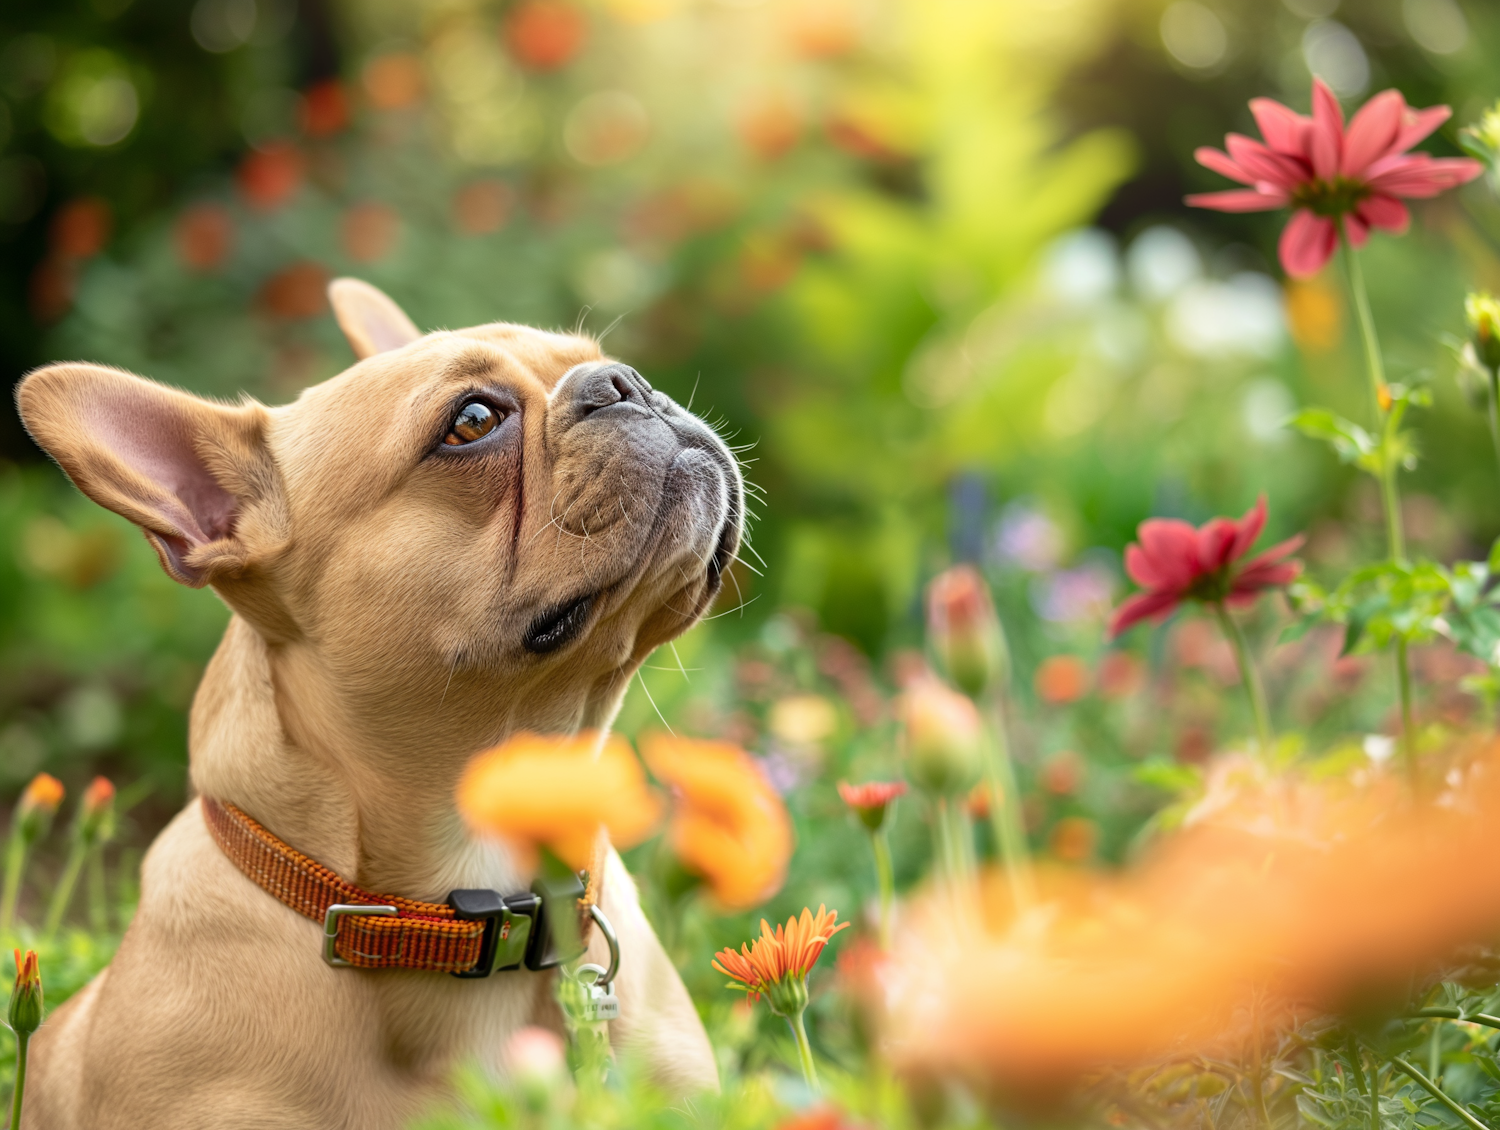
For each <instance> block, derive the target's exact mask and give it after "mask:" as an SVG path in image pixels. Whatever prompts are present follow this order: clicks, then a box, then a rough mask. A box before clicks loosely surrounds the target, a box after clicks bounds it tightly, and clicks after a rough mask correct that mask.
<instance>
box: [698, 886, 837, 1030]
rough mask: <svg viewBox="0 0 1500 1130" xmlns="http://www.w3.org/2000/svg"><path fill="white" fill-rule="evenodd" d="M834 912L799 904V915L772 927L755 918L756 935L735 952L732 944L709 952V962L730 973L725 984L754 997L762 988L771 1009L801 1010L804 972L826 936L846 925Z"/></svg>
mask: <svg viewBox="0 0 1500 1130" xmlns="http://www.w3.org/2000/svg"><path fill="white" fill-rule="evenodd" d="M838 916H839V912H838V911H836V910H827V909H825V908H824V907H823V906H821V905H820V906H819V907H818V913H817V914H813V912H812V911H810V910H808V909H807V908H806V907H803V908H802V915H801V917H793V918H788V919H787V922H786V925H785V926H780V925H778V926H777V927H776V930H775V932H774V933H773V932H772V930H771V924H770V923H769V922H767V921H766V920H765V919H764V918H762V919H761V920H760V937H758V938H756V939H755V941H753V942H751V943H750V944H749V945H748V946H747V945H741V946H740V952H739V953H735V952H734V950H732V949H725V950H720V951H719V952H718V953H716V954H714V962H713V966H714V968H715V969H717V970H718V971H719V972H720V973H722V974H724V975H725V976H726V977H731V978H733V981H732V982H731V983H730V985H729V987H730V988H731V989H739V990H741V991H742V992H745V993H747V994H749V997H750V999H751V1000H752V1001H753V1000H755V999H756V998H757V997H759V996H761V995H762V994H764V995H765V997H766V1003H767V1004H769V1005H770V1006H771V1011H772V1012H775V1013H777V1014H778V1015H780V1016H789V1015H791V1013H792V1012H793V1011H794V1010H795V1011H798V1012H800V1011H801V1009H802V1008H803V1007H805V1006H806V1005H807V975H808V973H809V972H811V971H812V967H813V966H814V965H815V964H816V963H817V960H818V957H819V956H820V955H821V954H822V952H823V947H824V946H826V945H827V944H828V940H829V939H830V938H832V937H833V936H834V935H835V934H837V933H838V932H839V931H840V930H842V929H844V928H845V927H846V926H848V925H849V923H847V922H840V923H839V924H838V925H837V926H835V925H834V922H835V921H836V920H837V919H838Z"/></svg>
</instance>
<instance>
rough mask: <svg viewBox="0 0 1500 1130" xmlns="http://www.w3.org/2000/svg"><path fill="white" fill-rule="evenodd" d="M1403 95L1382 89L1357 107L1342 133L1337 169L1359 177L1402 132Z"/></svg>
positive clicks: (1345, 174)
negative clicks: (1340, 154)
mask: <svg viewBox="0 0 1500 1130" xmlns="http://www.w3.org/2000/svg"><path fill="white" fill-rule="evenodd" d="M1405 114H1406V99H1405V98H1402V97H1401V92H1400V91H1399V90H1382V91H1381V92H1380V93H1379V94H1377V95H1375V97H1374V98H1372V99H1370V100H1369V101H1368V102H1366V103H1365V104H1364V105H1363V106H1362V107H1360V110H1359V113H1357V114H1355V115H1354V118H1353V120H1352V121H1350V123H1349V130H1348V132H1347V133H1346V134H1345V135H1344V154H1343V157H1342V158H1341V159H1340V161H1339V172H1340V173H1342V174H1343V175H1344V176H1346V177H1358V176H1359V175H1360V174H1361V173H1362V172H1364V170H1365V168H1366V167H1367V166H1368V165H1369V164H1370V163H1371V162H1372V161H1374V160H1376V159H1377V158H1379V157H1383V156H1385V154H1386V151H1387V150H1388V149H1390V147H1391V145H1392V144H1393V143H1394V142H1395V140H1396V137H1397V136H1398V135H1399V134H1400V132H1401V122H1402V119H1403V118H1404V116H1405Z"/></svg>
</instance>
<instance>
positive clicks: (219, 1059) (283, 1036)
mask: <svg viewBox="0 0 1500 1130" xmlns="http://www.w3.org/2000/svg"><path fill="white" fill-rule="evenodd" d="M331 297H332V301H333V305H334V310H335V313H336V315H337V317H338V320H339V324H340V325H341V326H342V327H343V329H344V332H345V334H346V335H347V336H348V338H349V340H350V343H351V344H352V345H353V346H354V350H355V352H356V354H357V355H358V356H359V357H360V360H359V362H358V363H357V364H355V365H354V366H353V367H352V368H350V369H349V370H347V371H346V372H344V373H342V374H341V375H339V376H337V377H335V378H333V379H332V380H329V381H327V382H326V383H324V384H321V385H318V386H316V387H314V388H310V389H308V390H307V391H306V392H304V393H303V394H302V395H301V396H300V397H299V398H298V399H297V400H296V401H295V402H294V403H292V404H289V405H285V406H282V407H276V408H268V407H264V406H262V405H260V404H256V403H253V402H243V403H238V404H224V403H219V402H214V401H209V400H204V399H200V398H198V397H195V396H191V395H188V394H186V393H183V392H180V391H178V390H175V389H171V388H167V387H165V386H163V385H159V384H155V383H153V382H151V381H149V380H144V379H142V378H140V377H136V376H132V375H130V374H127V373H123V372H120V371H118V370H114V369H107V368H102V367H100V366H96V365H85V364H62V365H52V366H48V367H47V368H44V369H40V370H38V371H37V372H34V373H32V374H31V375H30V376H29V377H28V378H27V379H26V380H25V381H24V382H23V383H22V384H21V386H20V391H19V394H18V399H19V403H20V409H21V414H22V417H23V419H24V421H25V423H26V426H27V427H28V428H29V429H30V431H31V434H32V435H33V436H34V437H35V438H36V440H37V442H38V443H39V444H41V446H42V447H43V448H45V449H46V451H47V452H48V453H49V454H50V455H51V456H52V457H53V458H54V459H56V460H57V462H58V463H59V464H60V465H61V466H62V468H63V470H64V471H66V472H67V474H68V475H69V476H70V477H71V478H72V480H73V481H74V482H75V483H76V484H77V485H78V487H79V488H80V489H81V490H82V491H83V492H84V493H85V494H87V495H88V496H89V497H90V498H92V499H94V500H95V501H96V502H98V503H99V504H100V505H101V506H105V507H108V508H109V509H111V510H113V511H115V512H116V513H119V514H121V515H124V516H125V517H126V518H128V519H130V520H131V521H132V522H134V523H136V524H137V525H139V526H140V527H141V529H142V530H143V531H144V532H145V535H146V537H147V539H148V540H149V541H150V542H151V544H152V546H153V547H154V548H155V550H156V552H157V554H158V555H159V556H160V558H161V563H162V566H163V567H164V568H165V569H166V570H167V572H168V573H169V574H171V575H172V576H173V577H174V578H176V579H177V580H178V581H181V582H182V583H184V584H188V585H194V586H200V585H211V586H213V588H214V590H215V591H216V592H217V593H218V594H219V596H220V597H221V598H222V599H223V600H224V602H225V603H226V604H228V605H229V607H230V609H231V610H232V611H233V613H234V615H233V618H232V619H231V621H230V624H229V627H228V630H227V631H226V632H225V636H224V640H223V642H222V643H221V645H220V646H219V649H218V652H217V653H216V654H215V656H214V658H213V661H212V662H211V663H210V664H209V667H208V670H207V672H206V673H205V675H204V678H203V683H202V685H201V686H200V688H199V690H198V694H197V698H196V699H195V701H194V703H193V710H192V716H191V721H190V740H189V744H190V748H191V773H192V784H193V788H194V792H195V794H196V797H197V799H195V800H194V801H193V802H191V803H190V804H189V805H188V806H187V808H185V809H184V810H183V811H182V813H180V814H179V815H178V817H177V818H176V819H175V820H174V821H173V822H172V824H171V825H170V826H169V827H168V828H167V829H166V830H165V831H164V832H163V833H162V834H161V836H160V837H159V838H158V839H157V841H156V843H155V844H154V845H153V846H152V848H151V851H150V853H149V854H148V855H147V857H146V861H145V864H144V869H143V875H142V897H141V904H140V909H139V912H138V913H137V915H136V918H135V921H134V922H133V923H132V925H131V927H130V930H129V932H128V934H127V935H126V937H125V940H124V943H123V944H122V945H121V947H120V951H119V954H118V955H117V957H116V959H115V961H114V963H113V964H112V965H111V966H110V967H109V968H108V969H107V970H106V971H105V972H104V973H102V974H101V975H100V976H99V977H98V978H97V979H96V980H95V981H94V982H93V983H92V984H91V985H89V987H88V988H86V989H85V990H83V991H82V992H80V993H79V994H78V995H77V996H75V997H74V998H73V999H72V1000H71V1001H69V1002H68V1004H67V1005H66V1006H64V1007H63V1008H62V1009H60V1010H59V1011H58V1012H57V1014H56V1015H54V1016H53V1017H51V1018H50V1019H49V1021H48V1023H47V1024H46V1025H45V1026H44V1027H43V1029H42V1030H41V1032H40V1033H39V1035H38V1037H37V1040H36V1042H35V1043H34V1045H33V1060H32V1062H33V1067H32V1072H33V1074H32V1083H31V1086H30V1087H29V1088H28V1091H27V1097H28V1100H31V1101H30V1102H29V1105H28V1107H27V1111H26V1125H27V1126H28V1127H42V1128H47V1130H52V1128H59V1130H68V1128H79V1130H83V1128H89V1130H103V1128H106V1127H141V1126H152V1127H158V1128H164V1127H178V1126H180V1127H193V1128H202V1127H231V1126H233V1127H257V1128H264V1127H280V1126H286V1127H293V1126H295V1127H307V1126H324V1127H345V1126H347V1127H354V1126H359V1127H362V1128H369V1127H391V1128H393V1130H394V1128H395V1127H399V1126H401V1125H402V1124H403V1123H404V1122H405V1121H406V1120H407V1119H408V1118H409V1117H410V1116H411V1115H412V1114H413V1113H415V1112H416V1111H418V1110H420V1109H422V1108H424V1107H425V1106H426V1105H428V1104H430V1103H431V1102H432V1101H433V1100H434V1099H438V1098H440V1097H441V1095H442V1093H443V1087H444V1086H445V1084H446V1081H447V1080H448V1078H449V1076H450V1073H451V1071H452V1069H453V1068H454V1067H455V1066H456V1065H457V1064H460V1063H463V1062H466V1061H477V1062H480V1063H490V1064H493V1063H495V1062H496V1061H497V1057H498V1053H499V1049H500V1047H501V1045H502V1044H503V1042H504V1040H505V1038H506V1037H507V1036H508V1035H509V1033H511V1032H512V1031H514V1030H515V1029H516V1028H518V1027H519V1026H521V1025H525V1024H545V1025H556V1024H557V1023H558V1017H557V1016H556V1014H555V1006H554V1005H553V1003H552V1001H553V998H552V994H551V988H550V978H551V977H552V976H554V975H555V974H553V973H551V972H548V971H535V972H534V971H528V970H527V969H526V968H524V967H522V968H520V969H516V970H509V971H505V972H503V973H496V974H495V975H493V976H487V977H467V978H466V977H453V976H448V975H447V974H445V973H441V972H431V971H426V970H423V969H419V968H389V969H362V968H340V967H336V966H335V965H332V964H330V963H329V962H327V961H325V960H324V956H323V927H322V926H321V925H320V924H319V923H317V922H314V921H312V920H310V918H309V917H307V916H306V915H305V914H299V913H298V912H297V911H296V910H294V909H292V908H291V907H290V906H288V905H286V904H285V903H284V902H283V901H279V899H278V897H273V895H272V894H270V893H268V890H267V889H264V885H263V884H262V883H258V882H257V881H254V880H252V878H250V877H248V876H247V874H246V872H245V870H243V869H242V867H243V861H237V860H236V859H232V858H231V856H230V854H228V852H227V849H225V848H224V847H223V844H224V842H225V841H224V839H223V833H222V829H220V828H219V826H218V824H217V823H216V824H215V828H214V829H210V827H209V824H208V822H207V821H206V816H205V814H206V813H207V814H208V815H210V816H212V815H213V814H214V813H216V812H220V811H229V810H231V809H232V810H233V811H235V812H238V813H241V814H243V815H244V817H246V818H247V819H248V820H249V821H252V822H254V823H255V824H258V825H259V826H260V827H261V828H262V829H264V830H265V832H266V833H268V834H269V836H271V837H274V838H275V839H276V840H279V841H281V842H282V843H284V844H286V845H290V846H291V847H294V848H295V849H296V851H297V852H300V853H302V854H303V855H305V856H307V857H310V858H311V859H313V860H316V861H317V862H318V863H320V864H322V865H323V866H324V867H327V868H330V869H332V870H333V871H335V872H337V874H338V876H339V877H340V878H341V879H342V880H344V881H347V882H348V883H352V884H355V885H357V886H358V887H360V888H363V890H364V891H368V892H382V893H384V894H386V895H389V896H392V897H400V898H403V899H413V900H420V901H425V902H433V903H441V902H443V901H444V900H445V899H446V898H447V896H448V893H449V892H450V891H454V890H463V889H470V888H474V889H483V888H487V889H490V890H495V891H515V890H524V889H525V887H526V883H527V879H528V877H527V876H525V875H522V874H520V873H519V872H518V871H517V869H516V867H515V865H514V864H513V862H512V860H511V859H510V858H509V857H508V856H507V854H506V853H505V851H504V849H503V848H501V847H499V846H496V845H495V844H492V843H487V842H480V841H476V840H474V839H473V838H471V837H470V836H469V835H468V834H467V833H466V831H465V830H464V827H463V825H462V823H461V822H460V820H459V818H458V816H457V814H456V813H455V810H454V803H453V793H454V786H455V783H456V781H457V779H458V776H459V774H460V773H461V772H462V770H463V767H464V765H465V763H466V761H467V759H468V758H469V757H470V756H471V755H472V754H473V753H474V752H475V751H477V750H480V749H483V748H485V747H487V746H491V745H493V744H495V743H496V742H498V741H500V740H503V739H504V738H505V737H506V736H507V735H509V734H512V733H517V732H520V731H523V730H531V731H542V732H573V731H577V730H579V729H581V728H595V729H600V730H602V729H604V728H606V727H607V726H608V725H609V723H610V721H611V719H612V717H613V715H614V712H615V711H616V709H617V708H618V706H619V702H620V699H621V696H622V695H623V693H624V690H625V687H626V685H627V683H628V681H629V679H630V677H631V676H632V675H633V674H634V672H635V670H636V668H637V667H638V665H639V664H640V663H641V661H642V660H643V659H644V658H645V657H646V656H647V655H648V654H649V653H650V652H651V650H652V649H653V648H655V647H657V646H658V645H660V644H662V643H664V642H666V641H667V640H670V639H672V638H673V637H674V636H676V635H678V634H679V633H681V632H682V631H684V630H685V629H686V628H688V627H690V626H691V625H692V624H693V623H694V622H696V621H697V619H698V618H699V617H700V616H702V615H703V613H704V611H705V610H706V609H707V607H708V605H709V604H710V603H711V602H712V601H713V599H714V597H715V595H716V594H717V592H718V590H719V587H720V583H721V578H722V575H723V572H724V570H725V568H726V567H727V566H728V564H729V562H730V560H731V559H732V558H733V556H734V554H735V551H736V549H737V548H738V544H739V537H740V527H741V521H742V515H743V511H744V508H743V496H742V487H741V481H740V476H739V471H738V468H737V466H736V464H735V460H734V458H733V456H732V455H731V453H730V452H729V451H728V449H727V448H726V447H725V446H724V444H723V443H722V442H721V441H720V440H719V438H718V437H717V436H716V435H715V434H714V433H713V431H712V430H711V429H710V428H708V427H707V426H706V425H705V424H704V423H703V422H702V421H700V420H699V419H698V418H697V417H695V416H693V415H691V414H690V413H688V412H686V411H684V410H683V409H682V408H681V407H679V406H678V405H677V404H676V403H674V402H673V401H672V400H671V399H670V398H668V397H667V396H664V395H663V394H662V393H660V392H658V391H656V390H654V389H653V388H652V387H651V385H650V384H649V383H647V381H646V380H645V379H644V378H643V377H642V376H641V375H640V374H639V373H637V372H636V371H635V370H634V369H632V368H630V367H629V366H628V365H626V364H624V363H621V362H618V361H615V360H612V359H609V358H607V357H604V356H603V355H602V354H601V353H600V351H599V347H598V345H597V344H596V343H595V342H593V341H591V340H589V339H587V338H584V337H580V336H575V335H568V334H556V333H546V332H542V331H539V330H534V329H528V328H526V327H522V326H515V325H508V324H493V325H487V326H480V327H477V328H474V329H468V330H459V331H455V332H443V333H432V334H427V335H425V336H424V335H422V334H421V333H419V332H418V330H417V329H416V327H415V326H413V325H412V323H411V321H410V320H409V319H408V318H407V317H406V316H405V315H404V314H403V313H402V312H401V311H400V310H399V309H398V308H397V307H396V306H395V304H394V303H392V302H391V300H390V299H389V298H387V297H386V296H385V295H383V294H381V293H380V292H379V291H377V290H375V289H374V288H372V287H369V286H367V285H365V284H363V283H359V282H355V281H352V280H341V281H339V282H336V283H335V284H334V285H333V287H332V288H331ZM247 826H249V825H247ZM604 871H605V874H604V876H603V878H604V882H603V885H602V896H601V908H602V909H603V910H604V911H605V913H606V914H607V915H608V918H609V920H610V921H612V922H613V924H614V927H615V930H616V932H617V934H618V936H619V942H620V949H621V956H622V961H621V967H620V974H619V978H618V980H617V981H616V985H615V992H616V993H617V995H618V997H619V1001H620V1010H621V1011H620V1018H619V1019H618V1020H615V1021H613V1022H612V1023H611V1025H610V1029H611V1031H610V1036H611V1040H612V1042H613V1043H614V1045H615V1047H616V1048H617V1049H619V1050H620V1051H621V1053H622V1054H632V1055H636V1056H639V1057H641V1058H643V1059H644V1060H645V1061H646V1062H648V1063H649V1064H650V1065H651V1068H652V1070H653V1071H654V1072H655V1073H656V1075H657V1076H658V1077H659V1078H660V1079H661V1081H662V1082H664V1083H665V1084H667V1085H669V1086H673V1087H679V1088H684V1089H687V1088H694V1087H711V1086H713V1085H715V1071H714V1064H713V1057H712V1054H711V1051H710V1049H709V1046H708V1041H707V1039H706V1037H705V1036H704V1033H703V1030H702V1028H701V1026H700V1025H699V1023H698V1020H697V1017H696V1015H695V1013H694V1011H693V1008H692V1005H691V1003H690V1002H689V1000H688V997H687V993H686V992H685V990H684V989H683V986H682V984H681V982H680V981H679V979H678V978H677V975H676V972H675V971H674V970H673V969H672V966H671V964H670V962H669V961H668V960H667V958H666V955H665V953H664V952H663V951H662V948H661V946H660V944H659V943H658V942H657V940H656V938H655V937H654V935H653V934H652V932H651V929H650V927H649V925H648V924H647V923H646V920H645V917H644V915H643V914H642V913H641V910H640V907H639V905H638V903H637V900H636V894H635V888H634V886H633V885H632V883H631V880H630V877H629V876H628V875H627V874H626V873H625V871H624V869H623V867H622V866H621V865H620V862H619V858H618V857H617V856H614V855H611V856H610V857H609V861H608V864H607V866H606V867H605V869H604ZM591 946H593V947H602V939H600V938H598V937H596V938H595V939H594V940H593V941H592V942H591Z"/></svg>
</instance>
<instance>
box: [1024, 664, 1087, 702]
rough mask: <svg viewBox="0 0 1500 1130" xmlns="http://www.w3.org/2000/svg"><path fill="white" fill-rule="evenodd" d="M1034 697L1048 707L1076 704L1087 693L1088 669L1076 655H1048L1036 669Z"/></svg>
mask: <svg viewBox="0 0 1500 1130" xmlns="http://www.w3.org/2000/svg"><path fill="white" fill-rule="evenodd" d="M1034 681H1035V684H1036V695H1037V697H1038V698H1039V699H1041V700H1042V701H1043V702H1045V703H1047V704H1048V705H1049V706H1061V705H1063V704H1064V703H1069V702H1077V701H1078V700H1079V699H1080V698H1082V697H1083V696H1084V695H1086V694H1088V691H1089V669H1088V668H1087V667H1086V666H1085V665H1084V662H1083V660H1081V659H1079V658H1078V656H1076V655H1049V656H1048V657H1047V658H1046V659H1044V660H1042V662H1041V665H1040V666H1039V667H1037V669H1036V679H1035V680H1034Z"/></svg>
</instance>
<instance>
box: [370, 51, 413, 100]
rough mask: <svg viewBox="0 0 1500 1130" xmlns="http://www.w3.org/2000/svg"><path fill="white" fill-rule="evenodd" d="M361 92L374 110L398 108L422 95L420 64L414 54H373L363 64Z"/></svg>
mask: <svg viewBox="0 0 1500 1130" xmlns="http://www.w3.org/2000/svg"><path fill="white" fill-rule="evenodd" d="M362 78H363V80H364V84H365V94H366V95H368V96H369V99H370V103H371V104H372V105H373V106H374V107H375V108H376V109H378V110H400V109H402V108H404V107H406V106H410V105H411V104H412V103H413V102H415V101H417V100H418V99H419V98H421V97H422V91H423V89H424V87H425V85H426V84H425V82H424V81H423V78H422V64H421V62H420V61H419V60H418V59H417V58H416V56H414V55H406V54H402V53H399V52H398V53H395V54H390V55H377V56H376V57H375V58H373V59H371V60H370V61H369V62H368V63H366V64H365V70H364V74H363V76H362Z"/></svg>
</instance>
